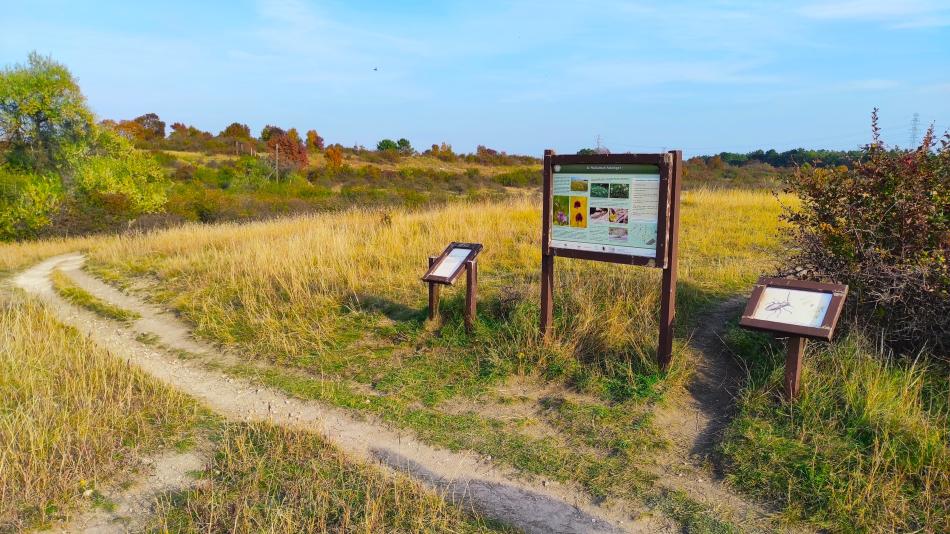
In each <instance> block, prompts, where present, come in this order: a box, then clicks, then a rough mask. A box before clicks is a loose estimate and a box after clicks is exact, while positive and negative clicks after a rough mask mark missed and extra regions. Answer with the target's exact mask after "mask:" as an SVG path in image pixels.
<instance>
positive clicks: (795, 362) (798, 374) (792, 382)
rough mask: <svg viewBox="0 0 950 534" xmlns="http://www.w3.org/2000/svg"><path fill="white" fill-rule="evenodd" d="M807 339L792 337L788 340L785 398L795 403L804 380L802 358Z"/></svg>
mask: <svg viewBox="0 0 950 534" xmlns="http://www.w3.org/2000/svg"><path fill="white" fill-rule="evenodd" d="M805 341H806V338H804V337H802V336H791V337H789V338H788V348H787V350H788V352H787V353H786V354H785V398H786V399H787V400H789V401H794V400H795V399H796V398H798V390H799V387H800V385H801V378H802V356H803V355H804V354H805Z"/></svg>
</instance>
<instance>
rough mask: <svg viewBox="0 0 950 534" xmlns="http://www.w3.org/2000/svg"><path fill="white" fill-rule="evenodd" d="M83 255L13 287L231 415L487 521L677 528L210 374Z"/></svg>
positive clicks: (200, 349) (604, 528)
mask: <svg viewBox="0 0 950 534" xmlns="http://www.w3.org/2000/svg"><path fill="white" fill-rule="evenodd" d="M83 261H84V258H83V257H82V256H81V255H79V254H68V255H63V256H58V257H55V258H51V259H49V260H47V261H44V262H42V263H40V264H38V265H36V266H34V267H32V268H30V269H28V270H27V271H24V272H23V273H21V274H20V275H19V276H17V277H16V278H15V279H14V283H15V284H16V285H18V286H19V287H21V288H23V289H25V290H26V291H28V292H31V293H34V294H36V295H38V296H40V297H41V298H43V299H45V300H46V301H47V302H49V303H50V306H51V309H52V310H53V311H54V312H55V313H56V314H57V315H58V316H59V317H60V319H61V320H62V321H63V322H65V323H67V324H69V325H72V326H74V327H75V328H77V329H78V330H80V331H82V332H84V333H86V334H87V335H89V336H90V338H92V339H93V340H94V341H95V342H97V343H99V344H100V345H101V346H103V347H105V348H107V349H109V350H110V351H111V352H113V353H114V354H117V355H121V356H123V357H125V358H128V360H129V362H130V363H133V364H135V365H137V366H139V367H140V368H142V369H143V370H145V371H146V372H148V373H150V374H151V375H153V376H155V377H157V378H158V379H160V380H162V381H164V382H166V383H168V384H170V385H172V386H173V387H175V388H176V389H179V390H180V391H183V392H185V393H188V394H190V395H192V396H194V397H196V398H198V399H199V400H201V401H202V402H204V403H205V404H206V405H207V406H208V407H209V408H211V409H212V410H214V411H216V412H218V413H220V414H221V415H223V416H225V417H227V418H230V419H232V420H236V421H266V422H270V423H273V424H278V425H281V426H285V427H288V428H294V429H301V430H310V431H316V432H319V433H321V434H323V435H324V436H325V437H326V438H328V439H329V440H330V441H331V442H333V443H335V444H336V445H337V446H339V447H340V448H341V449H343V450H344V451H346V452H347V453H349V454H351V455H353V456H355V457H357V458H360V459H362V460H364V461H368V462H379V463H380V464H382V465H384V466H387V467H389V468H390V469H393V470H397V471H401V472H407V473H408V474H409V475H410V476H412V477H414V478H415V479H417V480H420V481H422V482H423V483H425V484H426V485H428V486H429V487H431V488H434V489H435V490H437V491H439V492H440V493H442V494H444V495H445V496H446V497H447V498H448V499H450V500H454V501H456V502H461V503H465V504H467V505H472V506H474V507H475V508H476V509H478V510H479V511H481V512H482V513H483V514H485V515H486V516H487V517H490V518H492V519H495V520H498V521H501V522H504V523H507V524H510V525H512V526H515V527H517V528H520V529H523V530H525V531H526V532H565V533H566V532H663V531H671V529H672V528H673V525H672V524H671V523H670V522H669V521H668V520H666V519H665V518H662V517H657V516H652V517H648V518H645V519H638V520H633V519H631V517H630V514H629V511H625V510H620V509H607V508H605V507H601V506H597V505H595V504H593V503H592V502H591V501H590V499H589V497H587V496H586V493H585V492H584V491H583V490H582V489H581V488H579V487H574V485H571V484H559V483H554V482H552V483H546V484H545V483H541V482H538V481H528V480H525V479H524V476H523V475H522V474H520V473H519V472H517V471H516V470H513V469H505V468H501V467H498V466H495V465H493V464H492V463H491V462H490V461H486V460H484V459H483V458H482V457H480V456H478V455H475V454H471V453H453V452H450V451H447V450H443V449H438V448H434V447H431V446H429V445H426V444H424V443H421V442H419V441H418V440H416V439H415V438H414V437H412V436H411V435H409V434H404V433H400V432H398V431H396V430H393V429H391V428H389V427H387V426H385V425H381V424H376V423H374V422H372V421H367V420H358V419H355V418H354V417H352V416H351V415H349V414H347V413H345V412H343V411H341V410H337V409H334V408H329V407H327V406H324V405H321V404H319V403H316V402H308V401H302V400H299V399H295V398H292V397H288V396H286V395H284V394H282V393H280V392H277V391H274V390H271V389H268V388H264V387H259V386H256V385H252V384H249V383H246V382H243V381H241V380H236V379H233V378H231V377H228V376H226V375H222V374H218V373H216V372H213V371H209V370H208V369H207V368H206V367H204V366H202V365H201V362H199V361H195V360H183V359H180V358H177V357H175V356H174V355H173V354H171V353H170V352H168V351H166V350H164V349H159V348H155V347H151V346H148V345H145V344H143V343H140V342H139V341H137V340H136V336H137V335H139V334H141V333H151V334H153V335H155V336H157V337H158V338H159V340H160V341H161V343H162V344H163V345H166V346H167V347H169V348H171V349H173V350H184V351H187V352H190V353H193V354H204V355H216V354H217V353H218V352H219V351H217V350H216V349H215V348H214V347H211V346H208V345H206V344H204V343H201V342H199V341H197V340H195V339H193V338H192V337H191V336H190V333H189V330H188V329H187V327H186V326H184V325H183V324H181V323H180V322H179V321H177V320H176V319H175V318H174V317H172V316H171V315H170V314H168V313H165V312H162V311H161V310H158V309H156V308H155V307H153V306H150V305H148V304H146V303H144V302H142V301H140V300H139V299H136V298H134V297H131V296H128V295H124V294H122V293H120V292H118V291H116V290H115V289H113V288H111V287H109V286H107V285H105V284H103V283H102V282H100V281H98V280H97V279H95V278H93V277H91V276H88V275H86V274H84V273H82V272H81V271H80V269H81V267H82V264H83ZM57 268H59V269H61V270H62V271H63V272H64V273H66V274H67V275H68V276H70V277H71V278H72V279H73V280H74V281H75V282H76V283H77V284H79V285H80V286H82V287H83V288H84V289H85V290H87V291H89V292H90V293H92V294H93V295H95V296H97V297H99V298H100V299H102V300H106V301H109V302H113V303H114V304H117V305H119V306H121V307H123V308H125V309H128V310H132V311H136V312H138V313H139V314H140V315H141V316H142V318H141V319H139V320H138V321H136V322H135V323H134V325H133V326H132V327H131V328H127V327H123V326H120V325H118V324H116V323H114V322H111V321H107V320H103V319H101V318H99V317H97V316H95V315H94V314H92V313H90V312H86V311H85V310H80V309H78V308H76V307H74V306H72V305H70V304H68V303H66V302H64V301H63V300H62V299H60V298H59V297H58V296H57V295H56V293H55V292H54V291H53V289H52V285H51V283H50V280H49V276H50V273H51V272H52V271H53V270H54V269H57Z"/></svg>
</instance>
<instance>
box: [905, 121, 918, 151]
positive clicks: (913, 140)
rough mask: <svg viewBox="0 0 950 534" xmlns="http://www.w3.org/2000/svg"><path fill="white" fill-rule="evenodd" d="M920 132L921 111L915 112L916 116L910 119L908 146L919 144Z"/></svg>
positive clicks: (912, 146)
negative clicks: (918, 136)
mask: <svg viewBox="0 0 950 534" xmlns="http://www.w3.org/2000/svg"><path fill="white" fill-rule="evenodd" d="M919 133H920V113H914V118H913V119H911V120H910V145H908V147H907V148H914V147H916V146H917V135H918V134H919Z"/></svg>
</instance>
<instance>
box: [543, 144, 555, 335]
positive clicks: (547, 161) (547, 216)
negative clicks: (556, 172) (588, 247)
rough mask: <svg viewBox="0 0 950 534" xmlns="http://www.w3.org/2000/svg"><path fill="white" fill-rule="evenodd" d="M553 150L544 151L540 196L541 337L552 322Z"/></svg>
mask: <svg viewBox="0 0 950 534" xmlns="http://www.w3.org/2000/svg"><path fill="white" fill-rule="evenodd" d="M552 156H554V151H553V150H550V149H548V150H545V151H544V170H543V173H542V174H543V179H542V190H541V198H542V199H543V200H542V202H541V339H542V340H544V341H547V340H548V339H550V338H551V327H552V325H553V322H554V256H552V255H551V250H550V244H551V209H552V207H551V192H552V189H553V187H554V185H553V184H552V182H551V180H552V177H551V172H552V171H551V157H552Z"/></svg>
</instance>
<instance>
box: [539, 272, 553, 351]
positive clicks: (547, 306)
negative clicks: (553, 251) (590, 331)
mask: <svg viewBox="0 0 950 534" xmlns="http://www.w3.org/2000/svg"><path fill="white" fill-rule="evenodd" d="M553 322H554V256H550V255H547V254H544V255H542V256H541V339H543V340H544V341H547V340H548V339H550V338H551V327H552V323H553Z"/></svg>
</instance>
